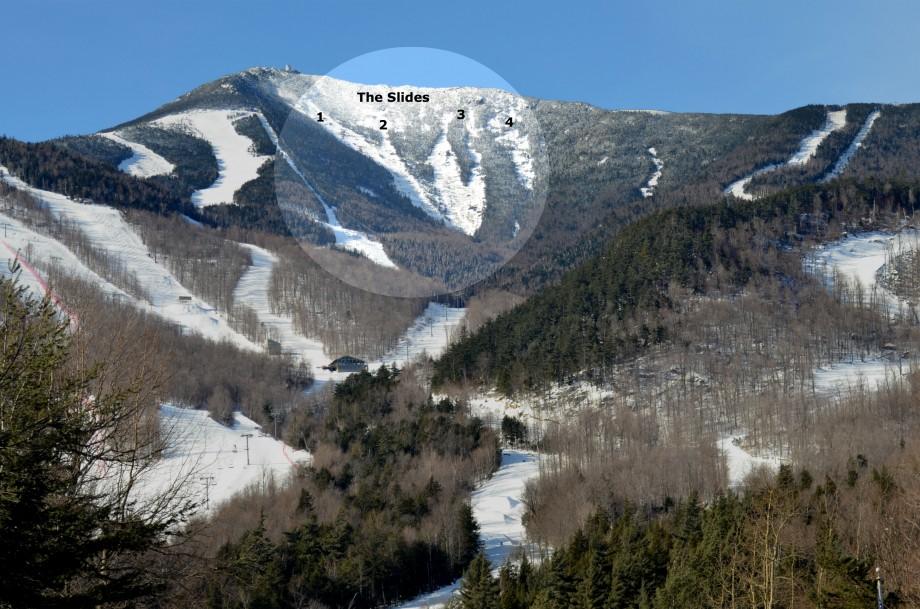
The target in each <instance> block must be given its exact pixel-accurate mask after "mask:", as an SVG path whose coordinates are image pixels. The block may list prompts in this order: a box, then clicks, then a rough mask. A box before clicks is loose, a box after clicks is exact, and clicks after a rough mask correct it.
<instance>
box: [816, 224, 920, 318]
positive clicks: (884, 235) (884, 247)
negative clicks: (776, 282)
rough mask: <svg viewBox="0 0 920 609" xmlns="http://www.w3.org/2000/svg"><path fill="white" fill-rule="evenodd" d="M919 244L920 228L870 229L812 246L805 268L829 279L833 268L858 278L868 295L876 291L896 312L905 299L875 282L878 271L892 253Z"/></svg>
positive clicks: (878, 296)
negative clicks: (891, 230)
mask: <svg viewBox="0 0 920 609" xmlns="http://www.w3.org/2000/svg"><path fill="white" fill-rule="evenodd" d="M918 248H920V231H918V230H916V229H911V228H908V229H903V230H901V231H898V232H897V233H892V232H883V231H872V232H865V233H856V234H852V235H848V236H846V237H844V238H843V239H838V240H837V241H833V242H831V243H826V244H824V245H822V246H820V247H818V248H816V249H815V251H814V252H812V253H811V255H810V256H809V257H808V258H807V259H806V263H805V264H806V268H807V269H808V270H809V271H811V272H813V273H816V274H818V275H819V276H821V277H823V278H824V279H825V280H826V281H828V282H830V281H831V280H832V279H833V272H834V271H835V270H836V271H837V273H838V274H839V275H840V276H841V277H843V278H844V279H846V280H847V281H849V282H856V281H858V282H859V284H860V285H861V286H862V289H863V291H864V293H865V295H866V297H867V298H869V297H870V296H872V295H873V294H874V295H876V297H877V298H879V299H881V301H882V302H883V303H884V304H885V305H886V306H887V307H888V310H889V312H890V313H892V314H894V313H897V312H898V311H899V310H901V308H902V307H903V305H904V303H903V301H901V300H900V299H899V298H898V297H897V296H896V295H894V294H892V293H891V292H890V291H889V290H887V289H885V288H884V287H882V286H881V285H879V284H878V279H877V275H878V272H879V270H880V269H881V268H882V266H884V265H885V262H886V261H887V258H888V256H889V255H891V254H892V253H896V252H898V251H900V250H905V249H918Z"/></svg>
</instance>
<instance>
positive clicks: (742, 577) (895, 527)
mask: <svg viewBox="0 0 920 609" xmlns="http://www.w3.org/2000/svg"><path fill="white" fill-rule="evenodd" d="M916 457H917V455H916V451H915V450H914V453H913V455H912V457H909V458H908V460H909V459H910V458H913V459H915V458H916ZM904 474H905V475H906V476H909V475H910V474H907V473H906V472H904ZM902 482H907V478H904V477H902V475H901V473H900V472H898V473H896V472H895V471H892V470H890V469H888V468H887V467H886V466H885V465H873V464H871V463H869V462H868V461H866V460H865V459H864V458H862V456H860V455H854V457H853V458H852V459H851V460H850V462H849V463H848V464H847V468H846V470H845V472H844V473H843V474H841V475H830V476H827V477H822V478H819V479H814V478H813V476H812V474H811V473H809V472H808V471H807V470H798V471H794V470H793V469H792V468H791V467H789V466H783V467H781V468H780V470H779V472H778V474H777V475H776V476H775V477H772V476H770V477H765V476H762V477H760V478H759V479H757V480H754V481H752V482H751V484H750V485H749V486H748V488H747V489H745V490H744V491H743V492H742V493H739V494H734V493H732V494H727V495H720V496H718V497H716V498H714V499H713V500H712V501H709V502H707V503H705V504H703V503H701V502H700V500H699V498H698V497H697V496H696V495H693V494H691V495H689V496H688V497H686V498H685V499H682V500H680V501H678V502H677V503H676V504H674V505H672V506H671V507H669V508H668V509H667V510H666V511H664V512H660V513H649V512H646V511H643V510H639V509H636V508H635V507H632V506H626V507H624V508H622V509H620V510H618V511H616V512H605V511H601V512H597V513H595V514H594V515H593V516H592V517H590V518H589V519H588V520H587V522H586V523H585V525H584V527H582V528H581V529H579V530H578V531H577V532H576V533H575V535H574V536H573V537H572V539H571V540H570V541H569V542H568V543H566V544H564V545H563V546H561V547H558V548H556V549H555V551H554V552H553V553H552V556H551V557H550V558H547V559H546V560H544V561H543V562H542V563H540V564H539V565H534V564H533V563H531V562H530V561H528V560H527V559H526V557H525V558H524V560H523V562H521V563H520V564H518V565H511V564H509V565H505V566H503V567H502V569H501V571H500V574H499V576H498V577H497V578H495V577H493V576H492V574H491V573H490V571H489V570H488V569H481V568H477V567H478V566H479V565H480V564H481V563H480V559H477V560H476V561H474V563H473V564H472V565H471V567H470V569H469V570H468V572H467V573H466V575H465V577H464V581H463V583H462V585H461V589H460V599H459V600H458V601H457V602H456V605H457V606H460V607H463V609H487V608H493V607H501V608H502V609H526V608H531V607H532V608H539V609H550V608H552V609H563V608H568V607H577V608H583V609H608V608H612V607H615V608H638V609H652V608H655V609H680V608H685V607H686V608H687V609H690V608H694V609H696V608H701V607H735V608H739V609H740V608H768V607H772V608H780V607H782V608H791V607H806V608H807V607H816V608H817V607H823V608H830V607H835V608H853V609H857V608H863V607H873V606H876V605H875V596H876V595H875V585H876V584H875V581H874V580H875V577H876V573H875V566H876V564H877V563H876V562H875V561H876V560H877V559H878V558H879V557H884V558H885V561H886V564H890V565H891V566H892V570H889V571H882V572H881V576H882V577H883V578H885V582H884V584H885V593H884V602H885V605H884V606H885V607H902V606H903V607H911V606H916V605H915V603H916V602H918V599H920V597H918V594H920V588H918V585H917V581H916V578H915V575H916V573H917V569H920V564H918V562H917V554H916V544H917V540H918V539H920V537H918V536H920V530H918V529H917V527H916V523H913V524H911V523H909V520H910V519H909V518H905V516H906V515H907V514H908V513H910V512H911V510H914V509H916V506H917V501H918V499H920V495H918V494H917V489H916V487H915V485H910V486H908V487H906V488H905V487H902V486H901V484H902ZM892 559H893V560H892Z"/></svg>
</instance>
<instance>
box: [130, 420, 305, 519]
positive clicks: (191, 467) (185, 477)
mask: <svg viewBox="0 0 920 609" xmlns="http://www.w3.org/2000/svg"><path fill="white" fill-rule="evenodd" d="M160 430H161V433H162V434H163V435H164V439H165V442H166V446H167V449H166V451H165V455H164V456H163V458H162V459H161V460H160V461H159V462H158V463H157V464H156V465H155V466H154V468H153V469H151V470H150V471H149V472H147V473H146V474H145V475H144V477H143V478H142V479H141V484H140V486H141V488H142V489H143V490H142V492H141V496H142V497H143V496H150V495H153V494H156V493H158V492H163V491H165V490H167V489H169V488H171V487H172V486H173V485H175V484H176V483H177V482H181V481H184V482H185V483H186V486H185V489H186V491H185V492H186V493H187V494H185V497H187V498H189V499H192V500H195V501H196V502H198V503H199V504H200V509H201V510H206V509H208V508H209V509H210V511H213V510H214V509H215V508H216V507H217V506H218V505H219V504H220V503H222V502H224V501H226V500H227V499H229V498H230V497H232V496H233V495H235V494H237V493H239V492H240V491H242V490H243V489H245V488H246V487H248V486H250V485H254V484H256V485H257V484H262V483H265V482H267V481H268V479H269V478H270V477H272V476H274V478H275V480H276V481H278V482H282V481H284V480H285V479H286V478H287V476H288V475H289V474H290V472H291V470H292V469H293V468H294V465H295V464H296V463H309V462H310V454H309V453H308V452H306V451H303V450H294V449H292V448H290V447H289V446H287V445H285V444H284V443H283V442H280V441H278V440H276V439H274V438H273V437H271V436H270V435H267V434H265V433H263V432H262V429H261V427H260V426H259V425H257V424H256V423H255V422H254V421H252V420H251V419H249V418H247V417H245V416H243V415H242V414H241V413H238V412H237V413H234V420H233V424H232V426H230V427H227V426H225V425H221V424H220V423H218V422H216V421H214V419H212V418H211V417H210V416H209V415H208V412H207V411H204V410H193V409H190V408H181V407H178V406H175V405H171V404H164V405H162V406H160ZM242 434H251V437H250V438H249V440H248V441H249V451H248V458H249V464H248V465H247V451H246V442H247V440H246V438H244V437H242Z"/></svg>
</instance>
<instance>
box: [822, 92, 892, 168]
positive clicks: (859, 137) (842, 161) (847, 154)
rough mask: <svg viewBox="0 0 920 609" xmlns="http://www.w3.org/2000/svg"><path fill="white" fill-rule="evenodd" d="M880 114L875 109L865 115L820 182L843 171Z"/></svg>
mask: <svg viewBox="0 0 920 609" xmlns="http://www.w3.org/2000/svg"><path fill="white" fill-rule="evenodd" d="M881 115H882V113H881V112H880V111H878V110H875V111H874V112H872V113H871V114H870V115H869V116H867V117H866V121H865V122H864V123H863V125H862V127H860V128H859V131H858V132H857V133H856V137H854V138H853V141H852V142H850V145H849V146H848V147H847V149H846V150H844V151H843V154H841V155H840V158H839V159H837V162H836V163H834V167H833V168H832V169H831V170H830V171H829V172H828V174H827V175H826V176H824V178H822V180H821V181H822V182H828V181H830V180H833V179H834V178H836V177H839V176H840V174H842V173H843V171H844V170H845V169H846V168H847V165H849V164H850V159H852V158H853V157H854V156H855V155H856V153H857V152H859V149H860V148H862V145H863V142H864V141H866V138H867V137H868V136H869V132H871V131H872V126H873V125H874V124H875V121H877V120H878V117H880V116H881Z"/></svg>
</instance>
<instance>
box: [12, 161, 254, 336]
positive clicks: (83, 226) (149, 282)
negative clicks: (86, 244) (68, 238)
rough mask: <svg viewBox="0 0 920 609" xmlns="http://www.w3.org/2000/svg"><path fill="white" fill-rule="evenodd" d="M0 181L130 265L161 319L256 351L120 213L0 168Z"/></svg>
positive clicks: (94, 244)
mask: <svg viewBox="0 0 920 609" xmlns="http://www.w3.org/2000/svg"><path fill="white" fill-rule="evenodd" d="M0 179H2V180H3V181H5V182H6V183H8V184H9V185H11V186H13V187H15V188H18V189H20V190H23V191H25V192H28V193H29V194H31V195H32V196H33V197H35V198H36V199H38V200H40V201H41V202H42V203H43V204H44V205H46V206H47V207H48V209H50V210H51V212H52V213H54V215H55V216H57V217H58V218H62V219H65V220H67V221H69V222H71V223H72V224H73V225H74V226H75V227H77V228H78V229H80V231H81V232H82V233H83V234H84V235H85V236H86V237H87V238H88V239H89V240H90V241H91V242H92V244H93V246H94V247H96V248H98V249H99V250H101V251H103V252H105V253H106V254H108V255H109V256H110V257H111V258H112V259H113V260H118V261H120V262H121V264H123V265H124V267H125V268H127V269H130V271H131V272H132V273H134V275H135V276H136V278H137V281H138V283H139V284H140V285H141V287H142V288H143V290H144V292H145V294H146V298H147V300H146V303H144V302H140V301H136V304H140V305H141V306H142V307H143V308H147V306H145V305H149V309H150V310H151V311H153V312H154V313H156V314H157V315H160V316H161V317H163V318H165V319H167V320H169V321H171V322H173V323H175V324H177V325H179V326H182V327H183V328H185V329H187V330H189V331H192V332H197V333H198V334H201V335H202V336H204V337H205V338H209V339H211V340H215V341H221V340H228V341H230V342H232V343H233V344H234V345H236V346H237V347H240V348H243V349H248V350H252V351H257V350H259V347H258V346H256V345H255V344H253V343H252V342H251V341H250V340H249V339H247V338H246V337H244V336H243V335H242V334H240V333H238V332H236V331H235V330H233V328H231V327H230V325H229V324H228V322H227V320H226V319H225V318H224V316H223V315H222V314H220V313H219V312H218V311H217V309H216V308H214V307H213V306H211V305H209V304H208V303H206V302H204V301H203V300H201V299H200V298H198V297H196V296H195V295H193V294H192V293H191V292H189V291H188V290H187V289H186V288H185V287H183V286H182V284H181V283H179V281H178V280H177V279H176V278H175V277H174V276H173V275H172V273H170V272H169V270H167V269H166V268H165V267H163V266H161V265H160V264H158V263H157V262H155V261H154V259H153V256H152V255H151V254H150V252H149V251H148V249H147V246H146V245H144V242H143V240H142V239H141V238H140V236H139V235H138V234H137V233H136V232H135V231H134V229H132V228H131V225H129V224H128V223H127V222H126V221H125V219H124V217H122V215H121V212H120V211H118V210H117V209H114V208H112V207H106V206H104V205H89V204H85V203H77V202H76V201H73V200H72V199H69V198H67V197H65V196H63V195H59V194H57V193H53V192H49V191H47V190H41V189H38V188H33V187H31V186H29V185H28V184H26V183H25V182H23V181H22V180H20V179H19V178H15V177H13V176H11V175H10V174H9V172H8V171H7V170H6V168H4V167H2V166H0Z"/></svg>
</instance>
